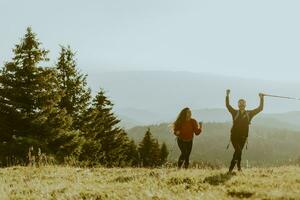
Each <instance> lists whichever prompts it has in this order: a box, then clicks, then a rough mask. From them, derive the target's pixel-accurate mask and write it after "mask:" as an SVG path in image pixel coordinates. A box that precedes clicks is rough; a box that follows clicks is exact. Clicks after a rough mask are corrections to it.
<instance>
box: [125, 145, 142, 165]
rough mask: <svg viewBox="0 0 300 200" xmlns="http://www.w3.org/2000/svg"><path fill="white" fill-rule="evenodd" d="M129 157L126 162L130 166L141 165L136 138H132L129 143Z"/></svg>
mask: <svg viewBox="0 0 300 200" xmlns="http://www.w3.org/2000/svg"><path fill="white" fill-rule="evenodd" d="M126 152H127V153H126V155H127V159H126V163H127V164H128V165H129V166H132V167H137V166H138V165H139V152H138V149H137V145H136V144H135V142H134V140H131V141H130V142H129V143H128V146H127V151H126Z"/></svg>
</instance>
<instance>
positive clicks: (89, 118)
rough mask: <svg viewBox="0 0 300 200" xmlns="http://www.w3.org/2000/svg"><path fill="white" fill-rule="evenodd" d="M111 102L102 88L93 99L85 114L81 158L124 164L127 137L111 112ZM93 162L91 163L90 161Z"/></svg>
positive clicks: (109, 165) (116, 164)
mask: <svg viewBox="0 0 300 200" xmlns="http://www.w3.org/2000/svg"><path fill="white" fill-rule="evenodd" d="M112 106H113V104H112V102H111V101H110V100H109V99H108V98H107V97H106V96H105V93H104V91H103V90H100V92H99V93H98V94H97V95H96V97H95V98H94V99H93V102H92V106H91V107H90V108H89V109H88V110H87V112H86V114H85V123H84V126H83V129H82V130H83V134H84V135H83V136H84V138H85V140H86V143H85V144H84V147H83V151H82V154H81V160H88V161H93V162H94V164H96V163H99V164H102V165H105V166H108V167H111V166H124V165H126V164H127V163H126V160H127V159H128V157H127V153H128V152H127V150H128V143H129V138H128V136H127V134H126V133H125V131H124V130H123V129H121V128H120V127H119V126H118V124H119V122H120V120H118V119H117V118H116V117H115V115H114V113H113V112H112ZM92 164H93V163H92Z"/></svg>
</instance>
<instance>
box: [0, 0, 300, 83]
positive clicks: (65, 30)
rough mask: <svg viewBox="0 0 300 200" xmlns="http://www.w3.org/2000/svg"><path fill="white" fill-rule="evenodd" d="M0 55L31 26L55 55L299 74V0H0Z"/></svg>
mask: <svg viewBox="0 0 300 200" xmlns="http://www.w3.org/2000/svg"><path fill="white" fill-rule="evenodd" d="M0 8H1V12H0V25H1V29H0V36H1V37H0V63H1V64H2V63H4V61H5V60H8V59H9V58H10V57H11V55H12V53H11V49H12V47H13V45H14V44H15V43H17V42H18V41H19V39H20V37H22V36H23V35H24V33H25V28H26V27H27V26H32V28H33V30H34V31H35V32H36V33H37V34H38V37H39V39H40V41H41V42H42V43H43V46H44V47H45V48H47V49H50V51H51V54H50V57H51V58H52V62H53V63H54V62H55V59H56V58H57V54H58V50H59V44H63V45H66V44H70V45H71V47H72V48H73V49H74V50H76V51H77V59H78V63H79V66H80V68H82V69H83V70H84V71H86V72H88V73H92V72H93V71H94V70H97V71H101V70H183V71H192V72H208V73H216V74H223V75H233V76H242V77H252V78H253V77H254V78H262V79H273V80H298V76H299V74H300V69H299V67H300V26H299V19H300V12H299V10H300V1H299V0H285V1H283V0H251V1H250V0H248V1H246V0H234V1H233V0H226V1H224V0H219V1H216V0H207V1H201V0H147V1H146V0H86V1H83V0H81V1H79V0H77V1H74V0H51V1H50V0H48V1H43V0H26V1H24V0H0Z"/></svg>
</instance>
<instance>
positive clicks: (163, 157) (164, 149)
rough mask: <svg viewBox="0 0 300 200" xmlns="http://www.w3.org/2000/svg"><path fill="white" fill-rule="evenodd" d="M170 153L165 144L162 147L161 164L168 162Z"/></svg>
mask: <svg viewBox="0 0 300 200" xmlns="http://www.w3.org/2000/svg"><path fill="white" fill-rule="evenodd" d="M168 156H169V151H168V148H167V145H166V143H163V144H162V145H161V147H160V164H161V165H163V164H165V163H166V162H167V159H168Z"/></svg>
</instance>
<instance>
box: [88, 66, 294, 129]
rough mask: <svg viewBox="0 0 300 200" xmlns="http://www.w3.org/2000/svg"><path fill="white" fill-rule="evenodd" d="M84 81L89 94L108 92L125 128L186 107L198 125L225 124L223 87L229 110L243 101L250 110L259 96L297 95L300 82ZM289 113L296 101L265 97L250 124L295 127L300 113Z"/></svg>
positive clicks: (132, 77)
mask: <svg viewBox="0 0 300 200" xmlns="http://www.w3.org/2000/svg"><path fill="white" fill-rule="evenodd" d="M88 82H89V85H91V87H92V91H93V92H96V91H97V90H98V89H99V88H100V87H101V88H104V90H105V91H107V95H108V96H109V97H110V98H111V100H112V101H113V103H114V104H115V105H114V110H115V113H116V114H117V115H118V116H119V118H120V119H121V120H122V126H123V127H126V128H130V127H133V126H136V125H147V124H158V123H161V122H171V121H173V120H174V119H175V118H176V116H177V114H178V113H179V111H180V110H181V109H182V108H184V107H190V108H191V109H192V111H193V114H194V117H195V118H197V119H198V120H201V121H205V122H226V121H230V120H231V117H230V116H229V114H228V112H227V111H226V110H225V109H224V107H225V105H224V104H225V103H224V101H225V90H226V89H227V88H230V89H231V90H232V93H231V104H232V105H233V106H236V104H237V101H238V99H239V98H245V99H246V100H247V104H248V108H249V109H252V108H254V107H256V106H257V105H258V103H259V98H258V93H259V92H265V93H272V94H279V95H285V96H295V97H300V90H299V88H300V81H299V82H276V81H267V80H256V79H241V78H237V77H227V76H218V75H212V74H201V73H191V72H170V71H123V72H98V73H97V72H96V73H93V74H90V75H89V77H88ZM204 108H220V109H204ZM290 111H300V101H293V100H285V99H276V98H270V97H266V100H265V109H264V112H263V113H262V114H260V115H259V116H258V117H257V118H256V119H255V120H254V122H255V123H258V124H264V125H270V126H272V127H274V126H279V127H282V126H283V127H288V128H290V127H292V128H295V127H296V128H298V127H299V126H300V125H299V122H300V112H290ZM266 113H279V114H266Z"/></svg>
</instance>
